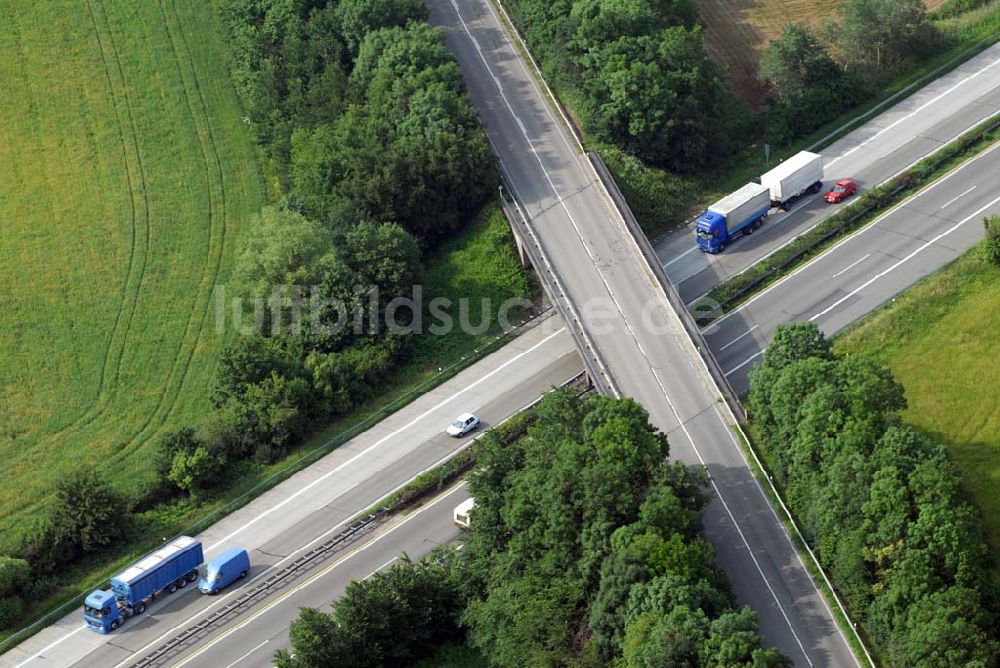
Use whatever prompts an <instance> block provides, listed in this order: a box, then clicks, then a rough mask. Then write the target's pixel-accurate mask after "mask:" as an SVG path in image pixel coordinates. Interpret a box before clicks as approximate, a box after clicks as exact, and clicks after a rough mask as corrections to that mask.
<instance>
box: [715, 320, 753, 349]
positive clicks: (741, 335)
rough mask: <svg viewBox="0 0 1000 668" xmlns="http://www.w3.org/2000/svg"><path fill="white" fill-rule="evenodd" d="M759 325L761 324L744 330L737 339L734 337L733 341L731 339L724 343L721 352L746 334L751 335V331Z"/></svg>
mask: <svg viewBox="0 0 1000 668" xmlns="http://www.w3.org/2000/svg"><path fill="white" fill-rule="evenodd" d="M758 327H760V325H754V326H753V327H751V328H750V329H748V330H747V331H745V332H743V333H742V334H740V335H739V336H737V337H736V338H735V339H733V340H732V341H730V342H729V343H727V344H726V345H724V346H722V347H721V348H719V352H720V353H721V352H722V351H723V350H725V349H726V348H728V347H729V346H731V345H733V344H734V343H736V342H737V341H739V340H740V339H742V338H743V337H744V336H750V332H752V331H753V330H755V329H757V328H758Z"/></svg>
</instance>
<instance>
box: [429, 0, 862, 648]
mask: <svg viewBox="0 0 1000 668" xmlns="http://www.w3.org/2000/svg"><path fill="white" fill-rule="evenodd" d="M428 4H429V5H430V8H431V22H432V23H433V24H435V25H438V26H441V27H442V29H443V30H444V31H445V35H446V38H447V40H448V44H449V47H450V48H451V50H452V51H453V53H454V54H455V55H456V57H457V58H458V61H459V64H460V65H461V67H462V71H463V74H464V76H465V80H466V83H467V85H468V88H469V91H470V94H471V96H472V100H473V102H474V103H475V105H476V106H477V108H478V109H479V114H480V118H481V119H482V122H483V124H484V126H485V128H486V131H487V134H488V136H489V138H490V141H491V143H492V144H493V147H494V150H495V151H496V153H497V155H498V156H499V159H500V166H501V169H502V171H503V173H504V175H505V178H506V181H507V183H508V185H509V187H510V189H511V190H512V191H513V192H514V194H515V196H516V198H517V200H518V201H519V202H520V204H521V206H522V208H523V209H524V211H525V212H526V214H527V217H528V219H529V221H530V227H531V229H532V231H533V234H534V235H535V236H536V237H537V239H538V240H539V244H540V246H541V247H542V248H543V249H544V251H545V254H546V255H547V258H548V261H549V263H550V264H551V266H552V268H553V272H554V273H555V274H556V275H558V276H559V277H560V278H561V282H562V286H563V289H564V290H565V291H566V292H567V293H568V298H569V301H570V302H572V303H573V304H574V305H575V306H576V308H577V311H578V312H579V313H581V314H582V319H583V320H584V321H585V323H586V327H587V331H588V333H589V335H590V336H591V339H592V340H593V342H594V345H595V347H596V348H597V349H598V350H599V352H600V356H601V358H602V359H603V361H604V362H605V363H606V366H607V368H608V369H609V370H610V373H611V375H612V376H613V377H614V380H615V381H616V384H617V386H618V388H619V389H620V390H621V391H622V393H623V394H624V395H626V396H629V397H632V398H634V399H636V400H637V401H638V402H639V403H641V404H642V405H643V406H644V407H645V408H646V409H647V410H648V411H649V414H650V419H651V421H652V422H653V424H654V425H656V426H657V427H659V428H660V429H661V430H663V431H664V432H665V433H666V434H667V435H668V436H669V438H670V442H671V453H672V456H674V457H677V458H679V459H680V460H682V461H684V462H686V463H689V464H693V465H699V464H700V465H704V466H705V467H706V468H707V470H708V472H709V474H710V475H711V477H712V483H711V484H712V488H713V491H714V492H715V494H714V498H713V501H712V502H711V504H710V505H709V508H708V509H707V512H706V515H705V531H706V534H707V535H708V537H709V539H710V540H711V541H712V542H713V544H714V545H715V548H716V551H717V562H718V563H719V565H720V566H722V567H723V568H724V569H725V570H726V571H727V572H728V573H729V575H730V578H731V580H732V583H733V586H734V589H735V591H736V593H737V596H738V598H739V600H740V601H741V602H742V603H744V604H747V605H750V606H751V607H753V608H754V609H755V610H756V611H757V613H758V615H759V617H760V620H761V631H762V633H763V634H764V636H765V638H766V639H767V641H768V642H770V643H771V644H772V645H774V646H777V647H779V648H780V649H781V650H782V651H783V652H785V653H786V654H787V655H788V656H789V657H791V658H792V660H793V661H795V663H796V664H797V665H800V666H850V665H856V664H857V659H856V658H855V656H854V655H853V653H852V651H851V648H850V645H849V644H848V642H847V640H846V638H845V637H844V635H843V633H842V631H841V629H840V628H839V627H838V626H837V625H836V623H835V622H834V618H833V614H832V612H831V610H830V609H829V607H828V606H827V603H826V601H825V600H824V599H823V597H822V595H821V594H820V592H819V590H818V589H817V586H816V584H815V583H814V582H813V580H812V578H811V576H810V574H809V572H808V571H807V569H806V567H805V565H804V564H803V562H802V561H801V559H800V556H799V554H798V553H797V552H796V550H795V548H794V547H793V545H792V542H791V540H790V538H789V536H788V534H787V533H786V532H785V529H784V526H783V525H782V523H781V521H780V520H779V518H778V515H777V514H776V512H775V511H774V509H773V508H772V507H771V505H770V503H769V501H768V499H767V497H766V496H765V494H764V492H763V490H762V489H761V488H760V486H759V484H758V482H757V480H756V478H755V477H754V475H753V473H752V472H751V470H750V467H749V464H748V462H747V461H746V459H745V457H744V454H743V451H742V449H741V446H740V443H739V442H738V440H737V437H736V436H735V435H734V429H735V428H736V427H735V418H734V417H733V416H732V414H731V413H729V412H728V408H727V407H726V405H725V404H724V402H722V401H720V390H719V388H718V387H717V386H716V385H715V383H714V381H713V380H712V379H711V378H710V376H709V372H708V370H707V368H706V367H705V366H704V364H703V362H702V360H701V358H700V357H699V355H698V353H697V351H696V349H695V346H694V343H693V342H692V340H691V339H690V338H689V337H688V335H687V333H686V332H685V331H684V329H683V327H682V325H681V322H680V320H679V318H678V315H677V314H676V313H675V312H674V311H673V310H672V309H671V307H670V306H669V304H668V302H667V298H666V295H665V293H664V292H663V289H662V287H661V286H660V285H659V284H657V283H656V282H655V279H654V278H653V276H652V274H651V272H650V270H649V268H648V267H647V266H646V265H645V264H644V260H643V259H642V257H641V255H640V251H639V246H638V245H637V243H636V241H635V240H634V239H633V238H632V237H631V236H630V235H629V233H628V231H627V230H626V228H625V223H624V221H623V219H622V217H621V215H620V213H619V212H618V211H617V210H616V209H615V208H614V205H613V204H612V202H611V201H610V198H609V197H608V196H607V193H606V192H605V191H604V190H603V186H602V185H601V184H600V182H599V180H598V179H597V176H596V174H595V172H594V171H593V169H592V168H591V167H590V164H589V162H587V158H586V157H585V156H584V155H582V153H581V151H580V147H579V145H578V144H576V143H575V140H574V138H573V135H572V134H571V133H570V131H569V128H568V127H567V126H566V125H565V124H564V123H563V122H562V121H561V120H560V119H559V118H557V116H556V114H555V112H554V111H553V109H552V108H551V107H550V106H549V105H548V103H547V101H546V96H545V94H543V93H542V91H541V90H540V88H539V83H538V82H537V81H536V80H535V79H534V78H533V76H532V74H531V73H530V72H529V70H528V69H527V65H526V63H525V62H524V60H523V59H522V57H521V54H520V53H519V51H518V49H517V48H516V47H515V45H514V44H513V43H512V41H511V39H512V37H511V36H510V35H509V34H508V33H507V32H506V30H505V28H504V27H503V26H504V24H503V22H502V19H501V17H500V16H499V15H498V14H497V10H496V9H495V8H494V7H493V5H492V4H491V3H490V2H489V0H467V1H465V2H461V3H459V2H457V1H456V0H431V1H430V2H429V3H428Z"/></svg>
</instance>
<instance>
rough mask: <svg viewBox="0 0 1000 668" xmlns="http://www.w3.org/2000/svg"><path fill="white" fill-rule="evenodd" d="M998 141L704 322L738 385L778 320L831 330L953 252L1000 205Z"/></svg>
mask: <svg viewBox="0 0 1000 668" xmlns="http://www.w3.org/2000/svg"><path fill="white" fill-rule="evenodd" d="M997 174H1000V145H995V146H994V147H993V148H991V149H989V150H988V151H986V152H984V153H982V154H980V155H979V156H977V157H975V158H973V159H972V160H969V161H968V162H965V163H963V164H962V165H961V166H960V167H959V168H958V169H956V170H953V171H952V172H951V173H949V174H948V175H947V176H945V177H944V178H942V179H939V180H937V181H935V182H934V183H932V184H931V185H930V186H929V187H927V188H925V189H923V190H922V191H921V192H919V193H918V194H917V195H916V196H914V197H912V198H910V199H908V200H906V201H905V202H903V203H902V204H901V205H900V206H897V207H896V208H894V209H892V210H891V211H889V212H888V213H886V214H885V215H883V216H881V217H880V218H879V219H878V220H877V221H876V222H875V223H873V224H872V225H869V226H868V227H866V228H864V229H863V230H862V231H860V232H858V233H857V234H855V235H854V236H851V237H849V238H847V239H846V240H844V241H843V242H841V243H840V244H838V245H836V246H834V247H833V248H831V249H830V250H828V251H827V252H825V253H823V254H822V255H820V256H819V257H817V258H816V259H814V260H812V261H811V262H809V263H808V264H807V265H805V266H803V267H802V268H801V269H799V270H797V271H796V272H794V273H792V274H791V275H789V276H787V277H785V278H783V279H782V280H781V281H779V282H778V283H776V284H774V285H772V286H771V287H769V288H767V289H766V290H764V291H763V292H761V293H760V294H758V295H757V296H755V297H753V298H751V299H750V300H749V301H748V302H747V303H745V304H744V305H742V306H741V307H740V308H738V309H736V310H735V311H733V312H731V313H729V314H728V315H726V316H724V317H723V318H721V319H720V320H717V321H716V322H714V323H712V324H711V325H709V326H708V327H706V328H705V330H704V334H705V337H706V340H707V341H708V343H709V346H710V347H711V348H712V350H713V352H714V353H715V355H716V358H717V359H718V361H719V364H720V365H721V366H722V368H723V371H724V372H725V373H726V375H727V376H728V378H729V381H730V383H731V384H732V385H733V387H734V388H735V389H736V391H737V392H744V391H746V389H747V375H748V374H749V372H750V370H751V369H752V368H753V365H754V364H755V363H756V362H758V361H759V360H760V357H761V354H762V352H763V350H764V347H765V346H766V345H767V342H768V341H770V339H771V333H772V332H773V331H774V328H775V327H776V326H777V325H780V324H782V323H785V322H791V321H796V320H805V321H812V322H815V323H816V324H817V325H819V327H820V328H821V329H822V330H823V331H824V332H825V333H826V334H827V335H830V334H833V333H835V332H837V331H838V330H840V329H842V328H844V327H846V326H847V325H849V324H850V323H852V322H853V321H855V320H856V319H858V318H860V317H861V316H863V315H864V314H866V313H868V312H869V311H871V310H872V309H874V308H876V307H877V306H879V305H880V304H882V303H884V302H885V301H887V300H889V299H891V298H892V296H893V295H895V294H897V293H899V292H901V291H902V290H904V289H906V288H907V287H909V286H910V285H912V284H913V283H914V282H916V281H917V280H919V279H920V278H921V277H923V276H926V275H927V274H929V273H931V272H933V271H934V270H936V269H938V268H940V267H942V266H944V265H945V264H947V263H948V262H950V261H952V260H954V259H955V258H956V257H958V256H959V255H960V254H962V253H963V252H965V251H966V250H968V249H969V248H970V247H972V246H973V245H974V244H975V243H976V242H977V241H978V240H979V239H981V238H982V235H983V227H982V222H981V221H982V219H983V217H984V216H987V215H991V214H997V213H1000V191H998V189H997V178H996V175H997Z"/></svg>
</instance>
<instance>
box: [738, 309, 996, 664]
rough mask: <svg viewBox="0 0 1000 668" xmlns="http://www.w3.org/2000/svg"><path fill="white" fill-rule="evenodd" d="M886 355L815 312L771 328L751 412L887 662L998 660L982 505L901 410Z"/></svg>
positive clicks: (826, 560)
mask: <svg viewBox="0 0 1000 668" xmlns="http://www.w3.org/2000/svg"><path fill="white" fill-rule="evenodd" d="M905 403H906V402H905V399H904V396H903V389H902V387H900V385H899V384H898V383H897V382H896V381H895V379H894V378H893V377H892V375H891V373H890V372H889V370H888V369H886V368H885V367H884V366H882V365H880V364H878V363H876V362H874V361H872V360H870V359H866V358H864V357H859V356H852V357H847V358H839V357H836V356H835V355H833V354H832V353H831V350H830V344H829V342H828V341H827V340H826V339H824V338H823V335H822V334H821V333H820V331H819V330H818V328H816V326H815V325H813V324H806V323H797V324H793V325H789V326H783V327H780V328H778V329H777V330H776V332H775V335H774V339H773V341H772V343H771V344H770V346H768V348H767V350H766V352H765V355H764V360H763V362H762V364H760V365H759V366H758V367H757V368H756V369H754V371H753V372H752V374H751V390H750V399H749V412H750V416H751V418H752V420H753V424H754V425H755V426H756V428H757V429H758V430H759V433H760V435H761V436H762V440H763V445H764V448H765V451H766V452H767V453H768V455H769V461H770V466H771V470H772V473H773V474H774V476H775V479H776V481H777V482H778V483H779V484H780V485H781V486H782V487H783V488H784V490H785V495H786V498H787V500H788V503H789V506H790V507H791V509H792V511H793V512H794V514H795V515H796V516H797V517H798V518H799V520H800V521H801V523H802V525H803V530H804V532H805V534H806V537H807V540H809V542H810V543H811V544H812V545H813V547H814V548H815V550H816V552H817V554H818V556H819V559H820V561H821V562H822V563H823V564H824V565H825V567H826V568H827V569H829V572H830V574H831V576H832V579H833V581H834V584H835V585H836V587H837V589H838V590H839V591H840V592H841V594H842V595H843V597H844V598H845V599H846V603H847V605H848V606H849V608H850V609H851V610H852V612H853V615H854V617H855V619H856V620H858V621H859V622H860V623H861V624H862V625H863V626H864V628H865V631H866V633H867V635H868V637H869V638H870V639H871V641H872V643H873V645H874V647H875V649H876V652H877V653H878V655H879V656H880V657H881V658H882V659H883V660H884V662H885V663H886V665H891V666H958V665H963V666H965V665H968V666H993V665H996V664H997V662H998V660H1000V646H998V643H997V640H996V636H995V629H996V628H997V623H998V617H997V600H996V592H995V591H994V589H993V585H992V582H991V579H990V575H989V569H990V561H989V553H988V550H987V548H986V545H985V542H984V539H983V536H982V534H981V530H980V526H979V518H978V513H977V511H976V509H975V508H974V507H973V506H972V505H971V504H970V503H969V502H968V501H967V500H966V498H965V496H964V494H963V493H962V490H961V488H960V484H959V481H958V475H957V473H956V471H955V470H954V467H953V465H952V463H951V462H950V460H949V458H948V455H947V452H946V451H945V449H944V447H943V446H942V445H941V444H939V443H936V442H934V441H933V440H932V439H930V438H928V437H927V436H925V435H923V434H921V433H919V432H917V431H915V430H914V429H912V428H910V427H908V426H906V425H904V424H902V423H901V421H900V419H899V415H898V413H899V411H900V410H901V409H903V408H904V407H905Z"/></svg>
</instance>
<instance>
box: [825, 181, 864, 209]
mask: <svg viewBox="0 0 1000 668" xmlns="http://www.w3.org/2000/svg"><path fill="white" fill-rule="evenodd" d="M856 192H858V184H857V183H855V182H854V180H853V179H841V180H840V181H837V182H836V183H835V184H833V188H831V189H830V192H828V193H827V194H826V197H824V198H823V199H825V200H826V201H827V202H829V203H830V204H836V203H837V202H843V201H844V200H845V199H847V198H848V197H850V196H851V195H853V194H854V193H856Z"/></svg>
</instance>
